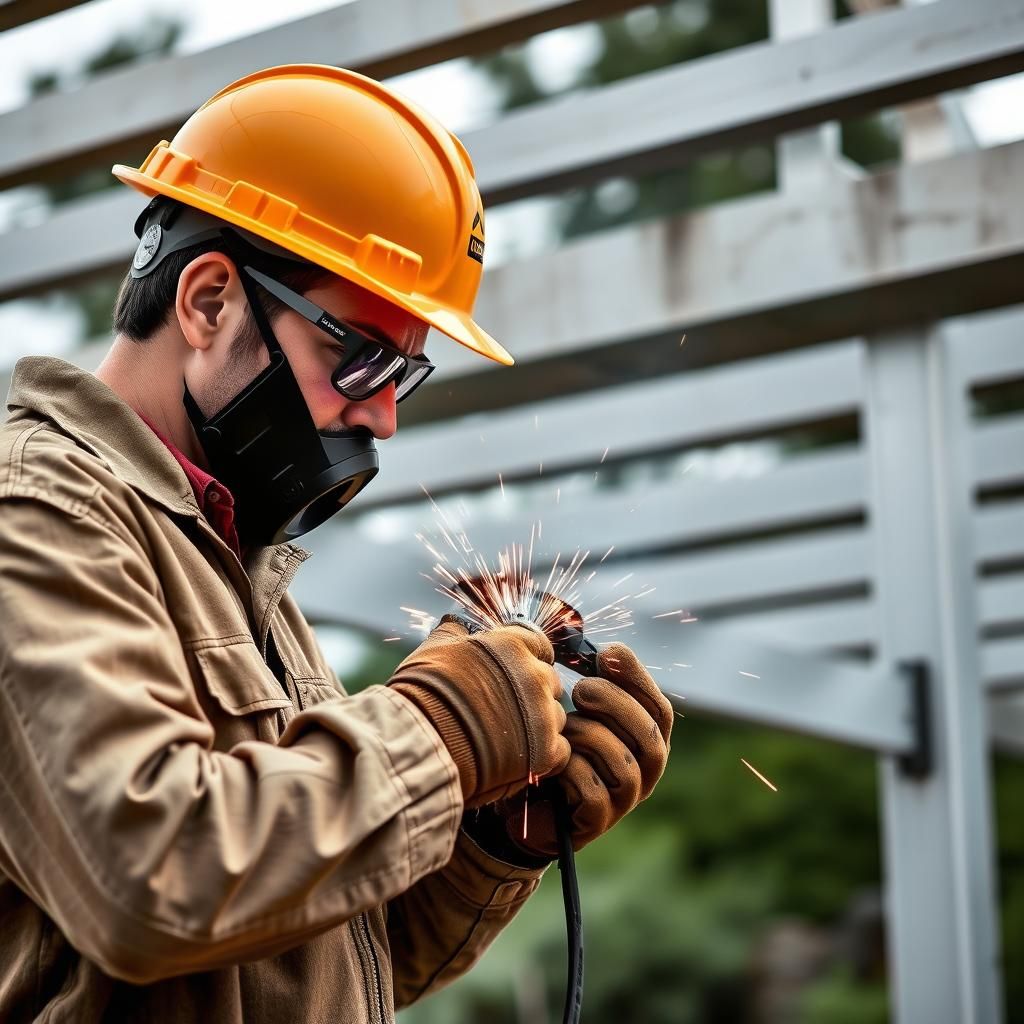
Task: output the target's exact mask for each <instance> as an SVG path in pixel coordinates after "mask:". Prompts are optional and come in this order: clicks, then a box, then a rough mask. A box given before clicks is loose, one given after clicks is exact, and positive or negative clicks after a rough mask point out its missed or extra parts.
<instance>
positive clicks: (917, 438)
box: [865, 327, 1002, 1024]
mask: <svg viewBox="0 0 1024 1024" xmlns="http://www.w3.org/2000/svg"><path fill="white" fill-rule="evenodd" d="M866 359H867V372H866V385H867V404H866V412H865V429H866V434H867V444H868V450H869V452H870V458H871V465H872V497H871V506H870V508H871V523H872V527H873V534H874V539H875V544H876V550H875V560H876V566H875V581H876V587H877V593H878V600H879V607H880V609H881V622H880V623H879V636H880V650H879V654H880V657H881V658H882V659H884V660H885V661H886V662H889V663H897V662H901V661H907V660H921V661H924V662H926V663H927V666H928V669H929V672H930V677H931V680H932V684H931V685H932V693H931V708H932V716H933V717H932V739H933V744H934V746H933V752H934V766H933V770H932V772H931V774H930V775H928V776H927V777H925V778H923V779H922V778H914V777H912V776H910V775H908V774H907V773H905V772H904V771H902V770H901V767H900V765H899V763H898V761H897V759H895V758H891V757H886V758H883V759H882V762H881V770H880V779H881V787H882V810H883V834H884V838H883V846H884V863H885V880H886V902H887V910H888V944H889V962H890V967H891V978H892V1002H893V1007H894V1018H895V1020H896V1021H898V1022H899V1024H947V1022H948V1024H998V1022H999V1021H1001V1020H1002V994H1001V988H1000V985H999V977H998V965H997V957H998V938H997V928H996V911H995V907H996V903H995V869H994V856H993V843H992V823H991V795H990V779H989V759H988V758H989V755H988V742H987V731H986V730H987V726H986V716H985V706H984V694H983V691H982V685H981V674H980V670H979V655H980V652H979V643H978V627H977V614H976V610H975V593H976V579H975V559H974V554H973V540H972V536H971V519H970V509H971V501H972V493H971V484H970V476H969V473H968V469H969V465H968V458H969V453H968V448H967V445H968V440H969V437H968V431H967V408H966V395H965V394H964V391H963V388H962V384H961V383H960V378H959V376H958V375H957V374H954V373H952V372H951V370H950V353H949V348H948V342H947V340H946V339H945V338H944V336H943V334H942V332H941V330H939V329H938V328H935V327H932V328H928V329H921V330H918V331H914V330H911V331H906V332H898V333H891V334H885V335H879V336H876V337H872V338H870V339H868V341H867V348H866Z"/></svg>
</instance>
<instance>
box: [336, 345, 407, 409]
mask: <svg viewBox="0 0 1024 1024" xmlns="http://www.w3.org/2000/svg"><path fill="white" fill-rule="evenodd" d="M405 365H406V360H405V359H403V358H402V356H400V355H396V354H394V353H393V352H388V351H387V350H385V349H383V348H381V347H380V346H379V345H374V344H373V343H372V342H368V343H367V344H365V345H362V346H360V347H359V349H358V350H357V351H356V352H354V353H353V354H352V356H351V358H349V359H346V360H344V361H343V362H342V364H341V365H340V366H339V367H338V368H337V370H335V371H334V377H333V380H334V385H335V387H336V388H337V389H338V390H339V391H340V392H341V393H342V394H343V395H344V396H345V397H346V398H350V399H352V400H353V401H356V402H359V401H362V400H363V399H364V398H369V397H370V396H371V395H374V394H376V393H377V392H378V391H380V389H381V388H383V387H386V386H387V385H388V384H389V383H390V382H391V381H392V380H394V379H395V378H396V377H398V376H400V375H401V373H402V371H403V370H404V369H405Z"/></svg>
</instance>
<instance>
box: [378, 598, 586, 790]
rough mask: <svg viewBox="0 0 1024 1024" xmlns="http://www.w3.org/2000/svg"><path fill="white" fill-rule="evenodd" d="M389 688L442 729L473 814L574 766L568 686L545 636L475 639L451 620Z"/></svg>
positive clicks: (510, 629)
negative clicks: (565, 700)
mask: <svg viewBox="0 0 1024 1024" xmlns="http://www.w3.org/2000/svg"><path fill="white" fill-rule="evenodd" d="M388 685H389V686H391V687H392V688H393V689H394V690H395V691H396V692H398V693H400V694H401V695H402V696H403V697H406V698H407V699H408V700H410V701H412V702H413V703H414V704H415V705H416V706H417V707H418V708H419V709H420V710H421V711H422V712H423V713H424V714H425V715H426V716H427V718H429V719H430V720H431V722H432V723H433V725H434V727H435V728H436V729H437V731H438V733H439V735H440V736H441V739H442V741H443V742H444V744H445V746H446V747H447V748H448V752H449V753H450V754H451V756H452V760H453V761H455V764H456V766H457V767H458V769H459V781H460V782H461V785H462V795H463V799H464V801H465V804H466V806H467V807H481V806H483V805H484V804H487V803H491V802H492V801H495V800H498V799H499V798H500V797H503V796H508V795H510V794H512V793H515V792H517V791H518V790H521V789H523V788H524V787H525V786H526V784H527V781H528V780H529V777H530V773H531V772H532V773H534V774H535V775H538V776H541V777H543V776H546V775H555V774H558V772H560V771H561V770H562V769H563V768H564V767H565V765H566V763H567V762H568V760H569V743H568V741H567V740H566V739H565V737H564V736H562V735H561V732H562V729H563V728H564V726H565V720H566V715H565V711H564V709H563V708H562V705H561V704H559V703H558V698H559V697H560V696H561V694H562V684H561V681H560V680H559V678H558V674H557V673H556V672H555V669H554V651H553V650H552V647H551V643H550V641H549V640H548V639H547V637H545V636H542V635H541V634H540V633H536V632H534V631H532V630H528V629H524V628H523V627H521V626H505V627H503V628H502V629H492V630H487V631H486V632H480V633H475V634H473V635H470V634H469V632H468V631H467V630H466V627H465V626H464V625H462V624H461V623H460V622H458V621H457V620H455V619H449V618H448V617H447V616H446V617H445V618H444V619H442V620H441V624H440V625H439V626H438V627H437V628H436V629H434V631H433V632H432V633H431V634H430V636H428V637H427V639H426V640H424V641H423V643H422V644H420V646H419V647H417V648H416V650H415V651H413V652H412V654H410V655H409V657H408V658H406V659H405V661H403V662H402V664H401V665H399V666H398V668H397V669H396V670H395V674H394V675H393V676H392V677H391V680H390V682H389V684H388Z"/></svg>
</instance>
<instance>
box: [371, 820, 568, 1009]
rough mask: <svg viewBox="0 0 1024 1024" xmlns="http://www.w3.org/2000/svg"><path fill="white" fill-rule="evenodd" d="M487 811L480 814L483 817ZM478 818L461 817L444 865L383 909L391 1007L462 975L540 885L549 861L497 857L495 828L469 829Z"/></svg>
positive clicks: (504, 845)
mask: <svg viewBox="0 0 1024 1024" xmlns="http://www.w3.org/2000/svg"><path fill="white" fill-rule="evenodd" d="M488 810H489V809H488V808H483V809H482V811H481V812H479V813H480V814H481V815H483V816H484V817H486V816H487V814H488ZM477 813H478V812H474V811H467V812H466V815H465V818H464V823H463V828H462V829H461V830H460V832H459V835H458V839H457V840H456V842H455V852H454V854H453V855H452V859H451V860H450V861H449V862H448V864H446V865H445V867H444V868H442V869H441V870H440V871H438V872H435V873H434V874H432V875H429V876H427V877H426V878H422V879H420V881H419V882H417V883H416V885H414V886H413V887H412V888H411V889H409V890H408V892H405V893H402V894H401V895H400V896H397V897H396V898H395V899H393V900H391V902H390V903H389V904H388V907H387V911H388V914H387V929H388V943H389V944H390V946H391V959H392V975H393V979H394V998H395V1006H396V1008H399V1009H400V1008H402V1007H404V1006H409V1005H410V1004H411V1003H414V1002H416V1001H417V1000H418V999H420V998H421V997H423V996H425V995H429V994H430V993H432V992H436V991H438V989H441V988H443V987H444V986H445V985H448V984H450V983H451V982H453V981H455V980H456V978H459V977H461V975H463V974H465V973H466V972H467V971H468V970H469V969H470V968H471V967H472V966H473V965H474V964H475V963H476V962H477V961H478V960H479V959H480V957H482V956H483V954H484V953H485V952H486V950H487V948H488V947H489V946H490V944H491V943H492V942H493V941H494V940H495V938H497V936H498V934H499V932H501V930H502V929H503V928H504V927H505V926H506V925H507V924H508V923H509V922H510V921H511V920H512V918H513V917H515V915H516V914H517V913H518V912H519V910H520V908H521V907H522V906H523V904H524V903H525V902H526V900H527V899H528V898H529V896H531V895H532V894H533V892H534V891H535V890H536V889H537V886H538V885H540V880H541V877H542V876H543V874H544V871H545V869H546V867H547V863H548V862H547V861H546V860H539V859H538V860H534V861H533V865H534V866H532V867H526V866H523V864H514V863H512V862H511V861H512V859H513V858H512V857H508V859H503V858H504V857H505V856H507V854H506V849H507V847H508V843H507V841H506V842H505V843H502V844H499V843H492V842H491V841H490V836H489V833H490V832H491V830H492V829H493V828H494V827H497V825H496V824H495V823H493V822H492V823H491V824H490V825H485V826H484V827H479V826H475V825H474V823H475V821H476V815H477ZM498 824H500V823H498ZM500 828H501V831H502V833H503V832H504V826H503V825H500ZM497 849H500V850H501V856H499V854H498V853H497V852H496V850H497ZM518 857H519V858H521V860H522V861H529V860H533V859H532V858H530V857H528V856H526V855H525V854H518Z"/></svg>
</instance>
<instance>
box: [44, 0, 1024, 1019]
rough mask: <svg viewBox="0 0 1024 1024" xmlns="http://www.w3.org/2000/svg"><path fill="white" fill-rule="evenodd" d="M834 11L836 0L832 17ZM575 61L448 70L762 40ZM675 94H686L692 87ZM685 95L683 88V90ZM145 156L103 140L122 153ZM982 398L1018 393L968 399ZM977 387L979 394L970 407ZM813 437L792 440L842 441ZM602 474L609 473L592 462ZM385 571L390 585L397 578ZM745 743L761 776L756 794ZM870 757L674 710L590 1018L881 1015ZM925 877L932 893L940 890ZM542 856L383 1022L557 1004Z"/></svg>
mask: <svg viewBox="0 0 1024 1024" xmlns="http://www.w3.org/2000/svg"><path fill="white" fill-rule="evenodd" d="M848 15H849V12H848V10H847V9H846V7H845V4H843V3H842V2H841V0H837V4H836V16H837V17H840V18H842V17H846V16H848ZM180 29H181V26H180V25H179V24H177V23H176V22H174V21H173V20H166V19H164V20H153V21H151V22H150V23H148V24H147V25H146V26H145V27H144V28H143V29H141V30H134V31H132V32H128V33H124V34H121V35H119V36H117V37H116V38H114V39H113V40H112V41H111V43H110V45H109V46H107V47H105V48H104V49H103V50H102V51H101V52H98V53H96V54H95V55H94V57H93V58H92V59H91V60H90V61H88V62H87V64H86V66H84V67H82V68H78V69H71V70H70V71H69V69H67V68H66V67H64V68H62V70H61V71H60V72H56V71H54V72H52V73H45V74H39V75H37V76H36V77H35V78H34V79H33V81H32V83H31V86H32V91H33V92H34V93H35V94H39V93H42V92H45V91H46V90H49V89H53V88H58V87H60V86H61V85H62V84H64V83H63V78H62V76H65V77H66V76H67V75H68V74H74V75H78V76H81V75H88V74H91V73H96V72H98V71H101V70H105V69H108V68H111V67H114V66H116V65H118V64H120V63H124V62H127V61H133V60H137V59H139V58H140V57H149V56H155V55H159V54H161V53H166V52H171V51H173V49H174V47H175V44H176V41H177V39H178V38H179V36H180ZM588 31H589V32H590V33H591V42H592V44H593V45H591V47H590V53H591V57H590V59H588V60H587V61H585V62H583V64H582V65H581V66H580V67H579V68H578V70H577V72H576V74H575V77H574V78H573V79H572V80H571V81H568V82H564V81H563V82H561V83H560V84H559V85H558V86H557V87H552V86H551V85H550V84H547V83H546V81H545V79H544V76H543V75H539V74H538V66H537V61H536V60H535V59H533V57H532V56H531V53H530V50H529V46H528V45H523V46H517V47H511V48H508V49H506V50H503V51H502V52H500V53H496V54H493V55H491V56H489V57H486V58H483V59H480V60H477V61H475V62H474V64H473V66H472V68H470V69H467V73H470V72H471V73H472V74H473V75H475V76H477V79H478V80H479V81H481V82H484V81H486V83H487V85H488V86H489V87H490V88H491V89H493V90H494V92H495V93H496V95H497V97H498V104H497V105H498V107H499V108H502V109H510V108H514V107H519V106H524V105H527V104H529V103H532V102H537V101H539V100H541V99H544V98H547V97H549V96H550V95H552V94H553V93H555V92H566V91H571V90H574V89H583V88H589V87H595V86H600V85H602V84H604V83H608V82H612V81H615V80H617V79H620V78H624V77H627V76H630V75H635V74H639V73H642V72H645V71H650V70H653V69H655V68H658V67H662V66H664V65H667V64H673V63H678V62H681V61H685V60H690V59H693V58H696V57H701V56H705V55H708V54H712V53H715V52H718V51H722V50H725V49H728V48H731V47H734V46H739V45H744V44H747V43H752V42H756V41H758V40H760V39H764V38H765V37H766V36H767V34H768V23H767V9H766V3H765V2H764V0H675V2H671V3H662V4H658V5H654V6H650V7H644V8H638V9H636V10H634V11H631V12H630V13H629V14H627V15H625V16H620V17H615V18H609V19H607V20H605V21H602V22H600V23H597V24H596V25H594V26H590V27H589V28H588ZM692 101H693V102H700V98H699V97H694V98H693V100H692ZM684 102H685V101H684ZM897 127H898V118H897V115H896V114H895V113H892V112H883V113H882V114H879V115H876V116H873V117H869V118H863V119H858V120H855V121H850V122H847V123H845V124H843V125H842V139H843V150H844V153H845V155H846V156H847V157H848V158H849V159H851V160H853V161H855V162H857V163H859V164H861V165H863V166H865V167H878V166H882V165H885V164H886V163H888V162H891V161H893V160H895V159H897V158H898V155H899V144H898V130H897ZM144 155H145V154H142V153H139V154H131V153H128V154H124V159H125V161H126V162H131V161H132V159H133V158H139V159H141V157H142V156H144ZM774 184H775V155H774V148H773V146H772V145H770V144H764V145H757V146H747V147H744V148H742V149H740V150H737V151H729V152H723V153H717V154H712V155H708V156H705V157H702V158H700V159H698V160H696V161H694V162H692V163H690V164H688V165H686V166H684V167H679V168H675V169H670V170H663V171H660V172H658V173H656V174H652V175H648V176H646V177H643V178H621V177H617V178H614V179H610V180H607V181H603V182H599V183H597V184H595V185H594V186H592V187H588V188H581V189H575V190H572V191H569V192H567V193H564V194H562V195H561V196H560V197H559V199H558V207H557V233H558V234H559V235H560V236H562V237H573V236H578V235H584V234H587V233H589V232H593V231H598V230H602V229H605V228H610V227H613V226H616V225H619V224H624V223H628V222H633V221H637V220H641V219H644V218H648V217H658V216H661V215H664V214H666V213H669V212H676V211H679V210H684V209H691V208H695V207H699V206H702V205H706V204H709V203H717V202H723V201H727V200H729V199H732V198H735V197H739V196H743V195H748V194H750V193H753V192H757V191H762V190H767V189H770V188H772V187H774ZM115 186H116V183H115V182H114V180H113V178H111V176H110V175H109V170H108V168H106V167H103V168H96V169H94V170H92V171H89V172H87V173H85V174H82V175H80V176H79V177H77V178H75V179H74V180H72V181H66V182H61V183H59V184H48V185H47V186H46V199H47V201H48V202H50V203H60V202H65V201H69V200H71V199H74V198H76V197H79V196H82V195H84V194H87V193H89V192H93V191H97V190H100V189H104V188H108V187H115ZM117 283H118V282H117V279H116V278H111V277H106V278H103V279H99V280H96V281H93V282H90V283H88V284H86V285H83V286H81V287H79V288H77V289H76V290H75V291H74V292H73V293H72V294H71V296H70V298H69V297H68V296H63V297H60V298H59V300H57V301H62V302H67V301H71V302H73V303H75V304H76V305H77V306H78V307H79V309H80V310H81V312H82V314H83V316H84V319H85V323H86V325H87V326H86V328H85V336H86V337H89V338H92V337H96V336H99V335H102V334H104V333H106V331H107V330H108V326H109V312H110V308H111V305H112V302H113V298H114V295H115V292H116V288H117ZM976 397H977V399H978V401H979V403H980V404H981V406H983V407H984V408H982V410H981V411H982V412H985V410H986V409H987V408H988V406H991V407H992V410H994V411H995V412H998V411H999V410H1000V403H1001V402H1002V403H1004V404H1005V402H1006V401H1009V402H1010V406H1011V407H1012V408H1014V409H1018V408H1020V407H1021V406H1022V405H1024V396H1020V395H1016V396H1015V395H1010V396H1009V398H1007V396H1006V395H1005V394H1002V393H1000V394H996V395H993V396H986V395H979V396H976ZM986 403H987V405H986ZM838 429H839V430H840V433H841V434H842V437H839V435H838V434H837V435H836V437H825V436H822V437H813V438H809V439H808V438H803V439H802V440H801V441H800V445H801V447H802V448H804V449H806V448H807V447H808V446H810V447H815V446H818V445H823V444H827V443H833V442H835V441H836V440H837V438H838V439H839V440H845V439H846V438H847V435H848V434H849V432H850V428H849V425H848V424H845V425H840V427H839V428H838ZM611 479H612V480H614V477H612V478H611ZM399 586H400V581H396V587H399ZM361 650H362V655H361V660H360V661H359V663H358V666H357V667H356V668H355V669H354V670H353V669H352V668H351V666H349V667H348V668H347V670H343V671H342V675H343V677H344V679H345V682H346V684H347V685H348V687H349V689H350V690H358V689H360V688H362V687H363V686H365V685H368V684H369V683H374V682H381V681H382V680H385V679H387V678H388V676H389V675H390V672H391V670H392V669H393V667H394V665H395V664H396V663H397V661H398V660H400V658H401V657H402V656H403V654H404V651H400V650H397V649H396V646H392V645H381V644H379V643H375V642H368V641H364V642H363V643H362V647H361ZM741 757H742V758H746V759H747V760H748V761H750V762H751V763H752V764H754V765H756V766H757V767H758V768H759V770H761V771H762V772H763V773H764V774H765V775H766V776H768V777H769V778H770V779H772V780H773V781H774V783H775V784H776V785H777V786H778V792H777V793H775V792H772V791H771V790H769V789H768V788H767V787H766V786H764V785H763V784H762V783H761V782H759V781H758V780H757V779H756V778H755V777H754V776H753V775H751V774H750V773H749V772H748V771H747V770H746V769H745V768H744V767H743V766H742V764H741V762H740V758H741ZM995 795H996V812H997V823H998V855H999V861H1000V863H999V878H1000V885H1001V891H1000V908H1001V921H1002V928H1003V949H1004V959H1005V970H1004V977H1005V984H1006V1005H1007V1020H1008V1021H1009V1022H1010V1024H1024V871H1022V868H1024V817H1022V815H1021V814H1020V813H1019V810H1020V805H1021V797H1022V795H1024V765H1022V764H1020V763H1019V762H1015V761H1011V760H1009V759H1005V758H1002V757H996V760H995ZM879 849H880V836H879V814H878V793H877V787H876V765H875V760H874V758H873V757H872V756H870V755H868V754H864V753H861V752H859V751H853V750H850V749H848V748H844V747H840V746H835V745H829V744H827V743H823V742H818V741H812V740H808V739H803V738H799V737H794V736H789V735H784V734H780V733H776V732H771V731H768V730H765V729H762V728H752V727H747V726H740V725H736V724H731V723H724V722H720V721H715V720H711V719H708V718H702V717H698V716H693V717H689V716H688V717H687V718H686V719H677V721H676V729H675V734H674V737H673V752H672V757H671V760H670V763H669V767H668V771H667V773H666V775H665V778H664V779H663V780H662V782H661V784H660V786H659V787H658V790H657V791H656V793H655V794H654V796H653V797H652V798H651V799H650V800H649V801H648V802H647V803H646V804H644V805H643V806H642V807H641V808H640V809H639V810H638V811H637V812H636V813H634V814H633V815H632V816H631V817H630V818H628V819H626V820H625V821H624V822H623V823H622V824H620V826H619V827H618V828H616V829H615V831H614V832H612V833H610V834H609V835H608V836H606V837H604V838H603V839H602V840H601V841H599V842H597V843H595V844H593V845H592V846H591V847H589V848H587V849H586V850H584V851H583V852H582V853H581V854H580V856H579V859H578V866H579V873H580V886H581V890H582V896H583V905H584V917H585V925H586V936H587V970H586V992H585V1002H584V1006H585V1013H584V1017H585V1019H586V1020H587V1021H588V1022H590V1024H602V1022H607V1024H613V1022H614V1024H634V1022H636V1024H640V1022H643V1024H661V1022H665V1024H668V1022H672V1024H688V1022H693V1024H697V1022H699V1024H881V1022H884V1021H887V1020H888V1019H889V1011H888V999H887V983H886V977H885V950H884V920H883V914H882V893H881V884H882V883H881V867H880V861H879ZM942 898H944V895H943V894H942V893H936V899H942ZM563 928H564V925H563V918H562V909H561V892H560V887H559V882H558V877H557V872H556V871H554V870H552V871H550V872H549V873H548V875H547V876H546V878H545V881H544V884H543V885H542V887H541V890H540V892H539V893H538V894H537V896H536V897H535V898H534V899H533V900H532V901H531V902H530V903H529V904H528V905H527V907H526V908H525V910H524V911H523V913H522V914H521V915H520V917H519V918H518V919H517V920H516V921H515V922H514V923H513V925H512V926H511V927H510V928H509V929H508V930H507V931H506V932H505V933H504V934H503V935H502V937H501V938H500V939H499V940H498V942H497V943H496V944H495V946H494V947H493V948H492V950H491V951H490V952H489V953H488V954H487V955H486V956H485V958H484V960H483V961H482V962H481V964H480V965H479V966H478V967H477V968H476V969H475V970H474V971H473V972H472V973H470V974H469V975H468V976H467V977H465V978H464V979H462V980H461V981H459V982H458V983H457V984H456V985H454V986H452V987H451V988H449V989H448V990H446V991H444V992H442V993H440V994H438V995H437V996H434V997H432V998H430V999H427V1000H425V1001H424V1002H423V1003H422V1004H421V1005H419V1006H416V1007H413V1008H411V1009H410V1010H408V1011H405V1012H404V1013H403V1014H402V1015H401V1019H402V1021H403V1024H469V1022H475V1021H484V1020H486V1021H488V1022H493V1024H526V1022H529V1024H546V1022H554V1021H557V1020H560V1019H561V1000H562V994H563V991H564V947H565V938H564V931H563Z"/></svg>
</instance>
